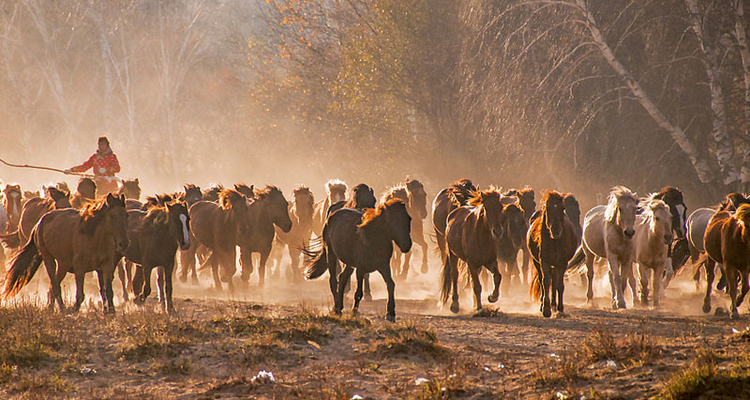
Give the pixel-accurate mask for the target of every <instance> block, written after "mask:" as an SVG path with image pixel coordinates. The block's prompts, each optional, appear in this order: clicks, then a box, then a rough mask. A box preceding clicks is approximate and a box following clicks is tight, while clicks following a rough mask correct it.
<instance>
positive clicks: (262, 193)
mask: <svg viewBox="0 0 750 400" xmlns="http://www.w3.org/2000/svg"><path fill="white" fill-rule="evenodd" d="M274 193H278V194H281V195H283V193H282V192H281V189H279V188H278V187H276V186H273V185H266V187H264V188H263V189H255V190H254V191H253V194H254V197H253V198H254V199H255V200H262V199H264V198H266V197H268V196H270V195H272V194H274Z"/></svg>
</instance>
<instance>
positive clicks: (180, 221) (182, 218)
mask: <svg viewBox="0 0 750 400" xmlns="http://www.w3.org/2000/svg"><path fill="white" fill-rule="evenodd" d="M166 206H167V216H168V218H169V231H170V233H171V234H172V237H173V238H175V239H177V243H179V244H180V249H181V250H187V249H189V248H190V214H188V208H187V205H186V204H185V203H183V202H181V201H176V202H171V203H167V204H166Z"/></svg>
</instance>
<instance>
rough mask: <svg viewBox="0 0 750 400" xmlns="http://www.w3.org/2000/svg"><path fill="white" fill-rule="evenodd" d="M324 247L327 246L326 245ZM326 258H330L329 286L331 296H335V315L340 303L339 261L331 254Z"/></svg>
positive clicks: (343, 283) (344, 283) (342, 283)
mask: <svg viewBox="0 0 750 400" xmlns="http://www.w3.org/2000/svg"><path fill="white" fill-rule="evenodd" d="M323 245H324V246H325V243H324V244H323ZM324 249H325V248H324ZM326 256H327V258H328V286H329V287H330V288H331V296H333V308H334V313H335V312H336V305H337V304H338V301H339V282H338V279H337V278H338V267H339V261H338V259H337V258H336V256H333V255H332V254H330V253H327V254H326ZM341 285H342V286H344V285H346V282H341ZM342 309H343V307H342Z"/></svg>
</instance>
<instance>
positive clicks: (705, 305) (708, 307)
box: [703, 303, 711, 314]
mask: <svg viewBox="0 0 750 400" xmlns="http://www.w3.org/2000/svg"><path fill="white" fill-rule="evenodd" d="M710 312H711V304H710V303H703V313H704V314H708V313H710Z"/></svg>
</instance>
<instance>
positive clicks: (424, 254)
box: [417, 235, 430, 274]
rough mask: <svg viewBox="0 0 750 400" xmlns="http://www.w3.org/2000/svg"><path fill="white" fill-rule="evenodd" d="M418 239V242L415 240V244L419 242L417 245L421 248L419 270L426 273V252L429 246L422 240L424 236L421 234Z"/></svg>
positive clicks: (427, 268)
mask: <svg viewBox="0 0 750 400" xmlns="http://www.w3.org/2000/svg"><path fill="white" fill-rule="evenodd" d="M419 239H420V240H419V242H417V244H419V247H420V248H421V249H422V270H421V272H422V274H426V273H427V272H429V266H428V265H427V254H428V253H429V251H430V248H429V247H428V246H427V241H426V240H424V236H423V235H420V236H419Z"/></svg>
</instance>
